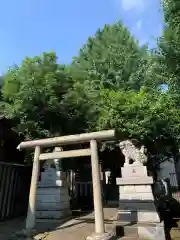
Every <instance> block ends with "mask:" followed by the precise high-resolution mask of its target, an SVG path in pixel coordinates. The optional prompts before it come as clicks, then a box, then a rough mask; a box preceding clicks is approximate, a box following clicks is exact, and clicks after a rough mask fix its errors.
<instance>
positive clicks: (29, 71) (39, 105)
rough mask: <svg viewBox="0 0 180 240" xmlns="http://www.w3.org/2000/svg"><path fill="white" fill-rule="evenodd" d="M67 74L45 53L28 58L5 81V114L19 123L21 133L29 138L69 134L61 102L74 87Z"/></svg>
mask: <svg viewBox="0 0 180 240" xmlns="http://www.w3.org/2000/svg"><path fill="white" fill-rule="evenodd" d="M68 71H69V70H68V67H66V66H64V65H59V64H57V56H56V54H55V53H44V54H43V55H42V56H41V57H34V58H32V59H31V58H26V59H25V60H24V61H23V62H22V64H21V66H20V67H14V68H12V69H11V70H9V71H8V72H7V73H6V74H5V76H4V77H3V79H4V84H3V99H4V101H5V103H6V104H5V108H6V114H7V116H8V117H9V118H13V119H15V120H16V121H17V130H18V132H19V133H23V134H24V135H25V136H26V138H32V137H40V136H41V137H42V136H50V135H54V134H56V133H59V134H61V133H63V132H66V122H67V116H66V112H64V108H63V106H62V100H63V98H64V95H65V94H66V92H67V91H68V89H69V88H71V86H72V80H71V78H70V77H69V75H68Z"/></svg>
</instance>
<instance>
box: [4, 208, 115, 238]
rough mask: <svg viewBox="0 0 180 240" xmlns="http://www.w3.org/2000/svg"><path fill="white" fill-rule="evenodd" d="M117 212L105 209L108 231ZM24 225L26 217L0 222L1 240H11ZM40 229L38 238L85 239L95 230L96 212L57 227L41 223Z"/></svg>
mask: <svg viewBox="0 0 180 240" xmlns="http://www.w3.org/2000/svg"><path fill="white" fill-rule="evenodd" d="M116 213H117V210H116V209H115V208H105V209H104V216H105V223H106V225H105V226H106V230H107V231H108V230H111V229H112V223H113V219H114V217H115V215H116ZM24 227H25V219H24V218H19V219H14V220H11V221H6V222H2V223H0V240H1V239H2V240H9V239H10V237H11V236H12V235H13V234H14V233H15V232H17V231H19V230H22V229H24ZM39 229H43V230H41V231H39V232H41V233H39V234H37V235H36V236H35V239H37V240H42V239H43V240H84V239H85V238H86V237H87V236H88V235H90V234H91V233H92V232H93V231H94V214H93V213H90V214H84V216H79V217H75V218H74V219H72V220H70V221H68V222H66V223H64V224H62V225H59V226H58V225H56V227H55V228H52V226H49V225H48V226H47V225H46V226H45V225H44V224H43V226H42V224H41V226H39ZM47 229H48V230H47ZM50 229H51V230H50ZM52 229H53V230H52ZM18 240H19V239H18Z"/></svg>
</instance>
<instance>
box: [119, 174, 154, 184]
mask: <svg viewBox="0 0 180 240" xmlns="http://www.w3.org/2000/svg"><path fill="white" fill-rule="evenodd" d="M116 184H117V185H123V186H125V185H150V184H153V178H152V177H146V176H145V177H134V178H133V177H131V178H130V177H129V178H116Z"/></svg>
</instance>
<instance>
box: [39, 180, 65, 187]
mask: <svg viewBox="0 0 180 240" xmlns="http://www.w3.org/2000/svg"><path fill="white" fill-rule="evenodd" d="M68 185H69V183H68V182H67V181H66V180H55V181H54V180H52V179H48V180H46V181H40V182H38V184H37V187H47V188H49V187H68Z"/></svg>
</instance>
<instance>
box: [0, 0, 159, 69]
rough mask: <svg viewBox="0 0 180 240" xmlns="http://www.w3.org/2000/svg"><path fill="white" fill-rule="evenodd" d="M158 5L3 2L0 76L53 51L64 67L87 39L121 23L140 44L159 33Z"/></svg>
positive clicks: (131, 0) (141, 1) (135, 1)
mask: <svg viewBox="0 0 180 240" xmlns="http://www.w3.org/2000/svg"><path fill="white" fill-rule="evenodd" d="M159 9H160V0H89V1H88V0H16V1H14V0H6V1H2V3H1V14H0V31H1V38H0V73H2V72H4V71H6V69H7V68H8V67H9V66H11V65H13V64H15V63H16V64H20V63H21V61H22V60H23V59H24V57H25V56H30V57H33V56H34V55H40V54H41V53H42V52H43V51H52V50H53V51H56V52H57V55H58V56H59V59H60V62H64V63H68V62H70V61H71V58H72V57H73V56H75V55H77V53H78V50H79V48H80V47H81V46H82V44H84V43H85V42H86V40H87V38H88V36H90V35H94V34H95V32H96V30H97V29H98V28H99V27H100V28H101V27H102V26H103V25H104V24H111V23H114V22H115V21H117V20H120V19H122V21H123V23H124V24H125V25H126V26H128V28H129V29H130V30H131V32H132V33H133V34H134V36H135V37H136V38H137V39H139V41H140V43H141V44H144V43H149V44H150V46H153V45H154V40H153V39H154V38H155V37H157V36H159V35H160V34H161V31H162V16H161V13H160V11H159Z"/></svg>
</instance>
